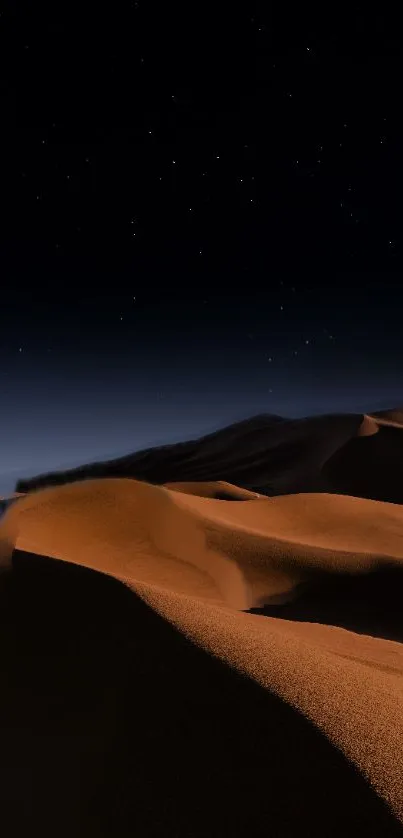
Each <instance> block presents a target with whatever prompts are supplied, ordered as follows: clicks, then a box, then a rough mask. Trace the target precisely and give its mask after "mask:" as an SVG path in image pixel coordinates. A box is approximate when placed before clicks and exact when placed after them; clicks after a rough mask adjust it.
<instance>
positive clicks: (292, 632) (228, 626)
mask: <svg viewBox="0 0 403 838" xmlns="http://www.w3.org/2000/svg"><path fill="white" fill-rule="evenodd" d="M184 488H185V487H184V486H183V484H182V485H180V486H179V487H177V488H175V486H174V485H172V484H171V485H170V486H169V487H167V486H154V485H151V484H147V483H144V482H141V481H136V480H132V479H130V480H129V479H120V478H117V479H102V480H87V481H83V482H77V483H70V484H66V485H63V486H57V487H52V488H46V489H41V490H37V491H35V492H32V493H30V494H28V495H27V496H26V497H22V498H20V500H19V501H18V503H16V504H14V505H13V506H12V507H10V509H9V510H8V511H7V512H6V515H5V517H4V519H3V521H2V523H1V532H2V541H3V554H5V553H7V551H8V555H9V557H11V553H12V548H13V547H14V548H15V549H16V550H17V551H19V552H20V553H21V554H24V553H26V555H30V554H32V553H34V554H38V555H44V556H48V557H50V558H53V559H56V560H61V561H63V562H67V563H73V564H76V565H81V566H84V567H86V568H91V569H93V570H96V571H99V572H101V573H103V574H107V575H110V576H112V577H114V578H116V579H117V580H119V581H120V582H122V583H123V584H124V585H125V586H127V587H129V588H130V589H131V590H132V591H133V593H134V594H137V595H138V596H139V597H140V598H141V599H143V601H144V602H146V603H147V604H148V605H149V606H150V607H151V608H152V609H153V610H154V611H155V612H156V613H158V614H159V615H161V616H162V617H163V618H164V619H165V620H166V621H167V622H169V623H171V624H172V625H174V626H175V627H176V628H177V629H178V630H179V631H180V632H181V633H183V634H184V635H185V636H186V637H187V638H188V639H190V640H191V641H192V642H193V643H194V644H195V645H196V646H199V647H201V648H202V649H203V650H205V651H206V652H207V653H209V654H211V655H213V656H214V657H216V658H219V659H221V660H222V661H223V662H224V663H225V664H227V665H229V666H230V667H232V668H234V669H235V670H237V671H239V672H240V673H242V674H243V675H244V676H246V677H247V678H249V679H252V680H253V681H255V682H257V683H258V684H259V685H261V687H263V688H264V689H265V690H267V691H269V692H270V693H274V694H275V695H277V696H279V697H280V698H281V699H282V700H284V701H286V702H287V703H288V704H289V705H290V706H292V707H293V708H295V709H296V710H297V711H298V712H300V713H302V714H303V715H304V716H305V717H306V718H307V719H309V720H310V721H311V722H312V723H313V724H314V725H315V726H316V727H317V728H318V729H319V730H320V731H322V733H323V734H324V735H325V737H326V738H327V739H328V740H329V742H331V743H332V745H333V746H334V747H335V748H336V749H339V750H340V751H341V752H342V753H343V754H344V755H345V757H346V758H347V759H348V760H349V761H350V762H351V764H353V765H354V766H355V767H356V769H357V770H358V771H359V772H360V773H361V774H362V776H363V777H364V778H366V780H367V781H368V783H369V784H370V786H371V787H372V788H373V789H374V793H376V794H377V795H378V796H379V797H380V798H382V799H383V800H384V801H385V802H386V803H387V805H388V806H389V807H390V810H391V812H393V815H394V817H395V818H396V821H397V822H401V823H402V824H403V783H402V779H403V701H402V695H403V692H402V688H403V651H402V648H403V647H402V645H401V644H400V643H397V642H394V641H393V640H385V639H382V638H379V637H372V636H370V635H366V634H358V633H355V632H352V631H347V630H345V629H342V628H339V627H337V626H334V625H322V624H319V623H317V624H315V623H311V622H295V621H293V620H289V619H281V617H277V618H273V617H268V616H263V615H261V614H257V613H250V611H249V609H251V608H256V607H259V606H262V605H263V604H265V603H269V604H270V603H276V604H279V603H280V604H281V603H283V602H290V601H292V600H293V599H295V598H296V597H298V595H299V592H300V590H301V589H303V588H304V586H306V585H308V586H309V585H312V584H314V583H315V579H316V577H317V576H319V577H321V578H322V577H323V575H324V574H325V575H326V576H327V578H336V577H338V576H340V575H341V574H343V575H347V576H348V575H351V576H352V577H355V578H356V577H357V576H361V577H365V576H366V575H368V574H372V573H376V572H377V571H378V570H379V569H381V568H384V569H386V570H387V569H388V568H391V569H393V568H394V569H395V571H399V570H402V572H403V510H402V508H401V507H400V506H399V505H397V504H389V503H384V502H379V501H374V500H370V499H364V498H355V497H349V496H340V495H332V494H328V493H321V494H315V493H300V494H295V495H284V496H279V497H273V498H267V497H265V498H256V499H253V498H249V499H248V500H244V501H242V500H241V501H238V502H235V503H234V502H233V501H230V500H220V499H216V498H215V497H211V496H207V497H206V496H200V495H197V494H195V493H194V492H195V487H193V493H190V492H189V493H187V492H185V491H184ZM188 488H189V489H191V488H192V487H191V486H189V487H188ZM203 488H204V495H206V494H207V495H209V494H211V493H214V486H213V485H212V484H210V485H209V487H207V489H206V487H202V489H201V491H202V492H203ZM216 488H217V491H218V492H219V491H220V490H222V485H221V486H220V485H217V487H216ZM226 489H227V490H229V491H232V492H233V493H234V496H235V497H236V495H237V492H238V489H237V487H236V486H234V487H231V486H226ZM239 491H241V490H239ZM248 497H249V496H248ZM285 834H288V833H285ZM303 834H305V833H303Z"/></svg>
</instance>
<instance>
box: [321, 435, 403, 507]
mask: <svg viewBox="0 0 403 838" xmlns="http://www.w3.org/2000/svg"><path fill="white" fill-rule="evenodd" d="M323 473H324V476H325V478H326V479H327V480H328V483H329V485H331V486H332V492H334V493H335V494H339V493H340V494H348V495H354V496H356V497H361V498H372V499H373V500H382V501H388V502H389V503H403V431H402V430H401V429H400V428H395V427H389V426H386V425H385V426H381V427H380V428H379V432H378V433H377V434H375V435H374V436H367V437H360V438H355V439H350V440H349V441H348V442H347V443H346V444H345V445H344V446H343V447H342V448H340V449H339V450H338V451H336V452H335V453H334V454H333V456H332V457H331V458H330V459H329V460H328V461H327V463H326V464H325V466H324V469H323Z"/></svg>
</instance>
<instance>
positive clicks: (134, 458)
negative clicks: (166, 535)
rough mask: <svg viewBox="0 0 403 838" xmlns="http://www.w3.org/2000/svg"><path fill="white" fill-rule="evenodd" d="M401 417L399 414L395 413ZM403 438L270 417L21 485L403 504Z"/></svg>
mask: <svg viewBox="0 0 403 838" xmlns="http://www.w3.org/2000/svg"><path fill="white" fill-rule="evenodd" d="M392 413H393V411H392ZM402 470H403V435H402V434H401V433H400V432H399V428H398V427H394V426H389V425H385V424H383V421H382V420H380V421H379V423H378V422H377V421H376V417H372V416H369V415H365V414H330V415H324V416H314V417H308V418H306V419H281V417H278V416H275V417H273V416H271V415H270V414H262V415H259V416H255V417H252V418H250V419H247V420H244V421H242V422H237V423H235V424H233V425H229V426H227V427H225V428H222V429H221V430H219V431H215V432H214V433H212V434H208V435H207V436H204V437H201V438H200V439H196V440H191V441H188V442H183V443H175V444H171V445H165V446H160V447H158V448H149V449H146V450H144V451H138V452H135V453H134V454H128V455H126V456H125V457H120V458H118V459H115V460H108V461H105V462H97V463H92V464H88V465H83V466H80V467H79V468H74V469H70V470H67V471H66V470H63V471H56V472H52V473H48V474H44V475H39V476H38V477H33V478H28V479H23V478H21V479H20V480H18V482H17V484H16V490H17V491H19V492H31V491H34V490H36V489H38V488H44V487H45V486H55V485H63V484H64V483H70V482H75V481H78V480H86V479H95V478H99V477H102V478H104V477H130V478H134V479H136V480H142V481H147V482H149V483H152V484H154V485H162V484H165V483H172V482H176V483H188V482H203V483H208V482H211V481H217V480H219V481H221V480H223V481H227V482H229V483H232V484H235V485H236V486H239V487H242V488H244V489H247V490H250V491H252V492H253V491H257V492H259V493H260V494H265V495H267V496H269V497H272V496H276V495H283V494H293V493H296V492H331V493H332V494H347V495H354V496H357V497H366V498H371V499H373V500H383V501H387V502H389V503H402V502H403V482H402V480H401V479H400V475H401V473H402Z"/></svg>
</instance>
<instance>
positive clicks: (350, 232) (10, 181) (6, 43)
mask: <svg viewBox="0 0 403 838" xmlns="http://www.w3.org/2000/svg"><path fill="white" fill-rule="evenodd" d="M327 15H328V11H327V10H325V9H324V8H323V7H321V9H320V10H319V11H318V10H317V9H316V10H314V9H313V8H312V10H306V9H305V8H304V7H302V6H301V8H300V9H296V10H294V14H293V15H292V16H290V14H289V11H288V7H284V8H283V7H281V8H280V7H279V8H277V9H275V10H274V9H272V8H269V7H268V6H267V4H263V3H257V2H255V3H252V4H251V3H250V2H247V0H245V2H241V3H240V4H238V5H237V8H236V10H234V8H233V7H232V6H231V9H230V11H229V10H228V9H227V8H226V6H225V4H222V5H219V8H218V9H217V4H213V3H211V4H209V3H208V2H204V3H203V4H198V3H197V2H196V3H194V4H191V5H189V4H188V3H187V4H182V3H176V4H166V5H164V6H159V5H158V4H156V3H153V2H148V0H147V2H145V0H144V2H143V0H138V2H133V3H131V4H127V5H125V7H124V9H123V8H122V9H120V10H119V12H116V13H114V12H111V11H110V9H109V8H108V11H107V13H106V12H105V13H104V12H103V11H102V9H97V12H96V14H94V13H93V11H92V10H89V11H88V15H87V12H86V10H85V9H84V10H83V7H82V5H81V4H74V3H72V4H70V5H69V9H68V12H67V10H66V9H65V8H64V7H63V6H60V4H54V5H53V6H52V8H51V9H49V8H48V7H47V6H45V4H42V3H36V4H35V5H34V4H32V3H30V2H25V3H21V4H18V7H17V6H16V5H15V4H12V3H11V2H8V3H7V2H6V4H5V7H4V11H3V13H2V16H1V19H0V23H1V27H0V65H1V77H2V86H1V94H0V95H1V105H2V116H3V134H2V141H3V154H2V156H1V159H0V176H1V193H0V265H1V274H2V292H1V299H0V360H1V363H0V385H1V388H0V492H5V491H9V490H10V489H12V488H13V486H14V483H15V479H16V478H17V477H19V476H21V477H22V476H24V475H27V474H29V473H31V472H38V471H45V470H47V469H49V468H53V467H57V466H62V465H64V464H72V465H73V464H77V463H78V462H82V461H86V460H91V459H92V458H97V457H99V458H101V457H104V456H109V455H110V456H113V455H116V454H120V453H126V452H128V451H130V450H134V449H136V448H140V447H145V446H149V445H152V444H159V443H163V442H168V441H171V440H180V439H185V438H189V437H191V436H193V435H198V434H200V433H203V432H208V431H210V430H213V429H214V428H216V427H218V426H219V425H221V424H224V423H227V422H231V421H233V420H236V419H238V418H243V417H245V416H248V415H250V414H253V413H257V412H262V411H268V412H275V413H280V414H285V415H290V416H303V415H308V414H310V413H319V412H331V411H336V412H337V411H361V410H363V411H364V410H370V409H371V408H373V409H376V408H378V409H380V408H382V407H385V408H386V407H393V406H394V405H396V404H400V403H402V401H403V399H402V375H401V369H402V361H403V337H402V330H401V319H402V303H403V292H402V287H401V276H402V268H403V258H402V256H403V246H402V244H403V243H402V233H401V230H402V211H401V194H402V187H403V170H402V163H401V148H402V140H403V136H402V127H401V119H400V110H399V102H400V87H399V79H400V78H401V75H402V70H403V67H402V66H401V65H402V64H403V55H402V49H401V43H400V38H399V34H398V33H399V31H400V30H399V29H398V27H397V25H396V24H397V22H396V21H394V20H393V18H391V17H390V15H387V14H386V11H385V13H383V12H382V11H379V10H378V11H377V12H376V14H375V13H372V12H370V11H366V12H365V14H363V13H362V11H361V4H358V3H357V4H355V3H352V4H350V5H349V10H348V15H346V16H343V13H342V12H341V11H340V13H338V14H337V16H333V17H332V19H330V17H328V16H327ZM184 33H185V34H184ZM134 298H135V299H134ZM270 359H271V360H270Z"/></svg>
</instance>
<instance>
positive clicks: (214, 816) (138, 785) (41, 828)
mask: <svg viewBox="0 0 403 838" xmlns="http://www.w3.org/2000/svg"><path fill="white" fill-rule="evenodd" d="M13 568H14V569H13V573H6V574H4V575H3V577H2V578H1V588H0V596H1V608H0V645H1V655H0V661H1V663H0V665H1V667H2V678H1V681H2V689H1V691H0V719H1V743H2V778H1V822H2V828H3V833H4V835H6V836H7V838H12V836H24V838H25V836H27V835H33V834H40V835H43V836H52V838H53V836H55V835H57V836H59V838H71V836H73V835H74V836H80V838H81V836H82V838H84V836H85V838H101V836H102V838H103V836H105V837H106V836H108V838H109V836H110V837H111V838H112V836H113V838H121V837H122V838H123V836H124V837H125V838H128V837H129V836H134V835H139V836H141V837H142V838H148V836H150V838H151V836H152V837H153V838H156V836H161V837H162V836H163V838H166V836H175V838H191V837H192V838H206V836H212V838H223V836H227V835H230V836H234V838H238V836H239V838H241V836H242V838H244V836H251V838H253V836H256V838H257V836H259V838H260V836H279V838H296V836H306V838H308V836H309V838H323V836H326V838H340V836H344V838H348V837H349V836H351V838H356V836H357V835H365V836H366V838H379V836H382V838H394V836H396V838H397V836H401V835H402V827H401V825H399V824H398V823H397V822H396V820H395V819H394V817H393V816H392V815H391V813H390V811H389V809H388V808H387V806H386V804H385V803H384V802H383V801H382V800H381V799H380V798H379V797H378V796H377V795H376V794H375V793H374V791H373V790H372V789H371V788H370V786H369V785H368V784H367V782H366V781H365V780H364V778H363V776H362V775H361V774H360V773H359V772H358V771H357V770H356V769H355V768H354V767H353V765H352V764H351V763H350V762H349V761H348V760H347V759H346V758H345V757H344V755H343V754H342V753H341V752H340V751H339V750H338V749H336V748H335V747H334V745H332V744H330V742H329V741H328V740H327V739H326V737H325V736H324V735H323V734H322V733H320V732H319V731H318V729H317V728H315V727H314V725H313V724H311V723H310V722H309V721H308V720H307V719H306V718H304V717H303V716H302V715H301V714H300V713H298V712H297V711H296V710H294V709H292V708H291V707H290V706H288V705H287V704H286V703H284V702H283V701H281V700H280V699H279V698H277V697H275V696H274V695H273V694H271V693H270V692H269V691H268V690H265V689H263V688H261V687H260V686H258V685H257V684H256V683H254V682H253V681H252V680H251V679H249V678H246V677H243V676H242V675H241V674H239V673H237V672H236V671H235V670H232V669H231V668H229V667H228V666H227V665H226V664H224V663H223V662H222V661H219V660H218V659H216V658H214V657H211V656H209V655H208V654H206V653H205V652H204V651H202V650H201V649H200V648H198V647H197V646H195V645H193V644H192V643H191V642H190V641H189V640H187V639H186V637H184V636H183V634H181V633H180V632H179V631H177V630H176V629H174V628H173V627H172V626H170V625H169V624H168V623H167V622H166V621H165V620H163V619H162V618H161V617H160V616H158V615H157V614H156V613H155V612H154V611H153V610H152V609H151V608H149V607H148V606H147V605H146V604H145V603H144V602H142V601H141V600H140V599H139V598H138V597H137V596H136V595H135V594H134V593H133V592H132V591H130V590H129V589H128V588H126V587H125V586H124V585H123V584H121V583H120V582H118V581H116V580H114V579H112V578H110V577H107V576H104V575H103V574H100V573H96V572H94V571H91V570H88V569H85V568H82V567H79V566H76V565H74V564H68V563H65V562H58V561H55V560H53V559H46V558H45V557H42V556H36V555H33V554H29V553H22V552H19V551H15V552H14V554H13Z"/></svg>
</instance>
